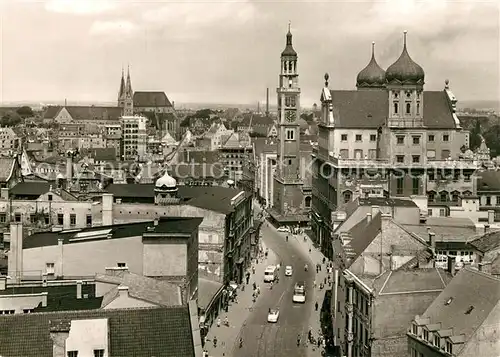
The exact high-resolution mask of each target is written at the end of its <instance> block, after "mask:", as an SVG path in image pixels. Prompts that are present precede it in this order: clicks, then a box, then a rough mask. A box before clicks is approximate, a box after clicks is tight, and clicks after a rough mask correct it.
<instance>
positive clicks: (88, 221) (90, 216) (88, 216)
mask: <svg viewBox="0 0 500 357" xmlns="http://www.w3.org/2000/svg"><path fill="white" fill-rule="evenodd" d="M87 227H92V215H91V214H88V215H87Z"/></svg>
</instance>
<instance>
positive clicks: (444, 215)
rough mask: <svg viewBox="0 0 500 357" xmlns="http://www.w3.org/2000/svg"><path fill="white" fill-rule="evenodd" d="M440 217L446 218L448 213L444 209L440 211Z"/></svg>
mask: <svg viewBox="0 0 500 357" xmlns="http://www.w3.org/2000/svg"><path fill="white" fill-rule="evenodd" d="M439 217H446V211H445V209H444V208H440V209H439Z"/></svg>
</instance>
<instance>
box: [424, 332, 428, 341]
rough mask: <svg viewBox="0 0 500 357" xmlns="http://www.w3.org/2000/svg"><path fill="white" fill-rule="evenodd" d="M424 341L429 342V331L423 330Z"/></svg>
mask: <svg viewBox="0 0 500 357" xmlns="http://www.w3.org/2000/svg"><path fill="white" fill-rule="evenodd" d="M424 340H426V341H429V331H428V330H426V329H424Z"/></svg>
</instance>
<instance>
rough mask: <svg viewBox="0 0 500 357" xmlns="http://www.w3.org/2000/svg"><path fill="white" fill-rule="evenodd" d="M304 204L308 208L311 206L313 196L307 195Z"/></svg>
mask: <svg viewBox="0 0 500 357" xmlns="http://www.w3.org/2000/svg"><path fill="white" fill-rule="evenodd" d="M304 204H305V206H306V207H307V208H309V207H311V197H309V196H307V197H306V198H305V201H304Z"/></svg>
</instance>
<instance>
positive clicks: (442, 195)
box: [439, 191, 449, 202]
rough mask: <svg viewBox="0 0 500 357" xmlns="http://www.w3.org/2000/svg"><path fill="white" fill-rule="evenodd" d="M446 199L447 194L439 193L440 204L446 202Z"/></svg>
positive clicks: (444, 192)
mask: <svg viewBox="0 0 500 357" xmlns="http://www.w3.org/2000/svg"><path fill="white" fill-rule="evenodd" d="M448 198H449V196H448V192H446V191H441V192H439V199H440V201H441V202H448Z"/></svg>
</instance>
